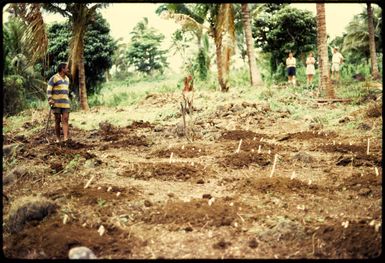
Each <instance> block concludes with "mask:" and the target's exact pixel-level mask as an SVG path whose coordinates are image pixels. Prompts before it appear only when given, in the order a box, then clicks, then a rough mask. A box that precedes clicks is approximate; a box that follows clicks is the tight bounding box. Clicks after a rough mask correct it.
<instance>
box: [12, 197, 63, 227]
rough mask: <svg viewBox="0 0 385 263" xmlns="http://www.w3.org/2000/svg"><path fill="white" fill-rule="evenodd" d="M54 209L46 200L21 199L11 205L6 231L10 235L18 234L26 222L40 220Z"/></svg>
mask: <svg viewBox="0 0 385 263" xmlns="http://www.w3.org/2000/svg"><path fill="white" fill-rule="evenodd" d="M56 209H57V205H55V204H54V203H53V202H52V201H50V200H48V199H46V198H38V197H32V196H31V197H22V198H20V199H18V200H15V201H14V203H13V204H12V207H11V209H10V211H9V216H8V220H7V225H6V229H7V230H8V231H9V232H10V233H18V232H20V230H22V228H23V227H24V225H25V224H26V223H27V222H29V221H35V220H38V221H39V220H42V219H43V218H44V217H46V216H48V215H50V214H52V213H54V212H55V211H56Z"/></svg>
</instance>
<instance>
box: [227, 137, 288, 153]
mask: <svg viewBox="0 0 385 263" xmlns="http://www.w3.org/2000/svg"><path fill="white" fill-rule="evenodd" d="M238 145H239V142H237V143H234V144H231V145H230V144H229V145H226V146H225V149H226V150H229V151H232V152H235V150H236V149H237V148H238ZM259 147H261V152H267V151H269V150H270V153H271V154H275V153H277V152H280V151H283V150H288V149H289V148H288V147H287V146H283V145H278V144H272V143H267V142H264V141H262V142H260V141H259V140H257V139H256V140H249V139H246V140H242V144H241V147H240V151H241V152H242V151H247V152H250V151H254V152H255V153H257V152H258V148H259Z"/></svg>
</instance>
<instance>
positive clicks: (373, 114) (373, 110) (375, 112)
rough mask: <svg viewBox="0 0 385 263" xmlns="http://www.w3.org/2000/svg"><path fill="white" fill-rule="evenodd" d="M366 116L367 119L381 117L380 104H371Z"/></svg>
mask: <svg viewBox="0 0 385 263" xmlns="http://www.w3.org/2000/svg"><path fill="white" fill-rule="evenodd" d="M366 116H367V117H369V118H378V117H381V116H382V102H381V103H375V102H374V103H371V104H369V106H368V109H367V111H366Z"/></svg>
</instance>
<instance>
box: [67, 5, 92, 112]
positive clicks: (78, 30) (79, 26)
mask: <svg viewBox="0 0 385 263" xmlns="http://www.w3.org/2000/svg"><path fill="white" fill-rule="evenodd" d="M78 8H79V9H78V10H77V12H74V13H73V16H72V29H73V31H72V32H73V35H72V41H71V56H70V57H69V61H70V62H69V64H70V65H71V75H72V78H73V81H74V84H75V87H79V101H80V107H81V109H82V110H84V111H88V110H89V109H90V108H89V105H88V101H87V88H86V75H85V70H84V36H85V32H86V28H87V24H88V21H89V15H90V14H89V10H88V8H87V7H86V6H85V5H82V4H79V6H78Z"/></svg>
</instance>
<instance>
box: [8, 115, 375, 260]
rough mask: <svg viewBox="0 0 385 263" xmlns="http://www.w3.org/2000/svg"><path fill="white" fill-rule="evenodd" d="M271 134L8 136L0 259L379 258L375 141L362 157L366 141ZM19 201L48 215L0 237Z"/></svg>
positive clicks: (107, 128)
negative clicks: (39, 203)
mask: <svg viewBox="0 0 385 263" xmlns="http://www.w3.org/2000/svg"><path fill="white" fill-rule="evenodd" d="M31 125H32V126H33V125H34V124H33V123H30V124H26V126H28V127H29V126H31ZM279 125H280V124H279V122H278V121H277V122H276V123H275V124H274V125H271V127H269V128H264V129H259V130H258V128H257V127H258V125H256V126H251V127H250V128H251V129H253V128H254V131H251V130H240V129H238V130H223V129H219V130H218V133H219V134H218V136H217V138H218V139H216V140H214V141H212V140H211V141H208V140H204V139H200V140H196V141H193V142H189V141H187V140H186V139H185V138H180V137H178V136H175V137H173V138H170V137H169V134H167V136H166V134H164V132H159V131H154V127H155V126H156V125H154V124H151V123H148V122H143V121H138V122H134V123H133V124H131V125H129V126H126V127H125V128H119V127H115V126H113V125H112V124H110V123H108V122H105V123H101V124H100V127H99V129H97V130H93V131H85V130H81V129H78V128H75V127H71V139H72V141H70V142H67V143H60V144H55V143H48V141H47V140H46V138H45V136H44V128H41V129H40V130H38V131H37V132H36V133H35V134H33V135H31V136H30V137H26V136H21V135H15V134H7V136H6V137H7V140H6V141H5V145H10V144H11V143H16V144H18V145H19V146H18V147H17V148H16V150H15V154H14V155H11V156H4V158H3V161H4V162H6V163H7V165H8V166H7V167H8V168H7V170H5V171H4V173H3V221H4V226H5V228H4V229H5V231H4V233H3V240H4V243H3V252H4V255H5V256H6V257H8V258H20V259H66V258H68V251H69V249H71V248H72V247H75V246H86V247H88V248H90V249H91V250H92V251H93V252H94V253H95V255H96V256H97V257H98V258H104V259H115V258H120V259H150V258H168V259H175V258H178V259H181V258H207V259H223V258H248V259H250V258H316V259H319V258H328V259H329V258H336V259H342V258H375V257H378V256H379V255H380V254H381V253H382V247H381V241H382V235H381V231H382V226H381V222H382V215H381V204H382V185H381V182H382V167H381V164H382V153H381V147H380V145H381V142H376V141H374V142H373V141H372V145H374V148H373V149H371V151H370V153H369V154H367V152H366V151H367V145H366V144H365V140H366V138H365V137H364V136H362V137H358V136H355V137H348V136H343V135H338V134H337V133H335V132H333V131H316V132H313V131H310V130H308V131H303V132H293V133H289V134H283V135H278V136H277V134H276V133H274V131H275V130H276V128H277V126H279ZM28 127H27V128H28ZM53 139H54V137H53V134H50V135H49V141H50V142H52V141H53ZM241 139H242V143H240V140H241ZM340 142H343V143H341V144H340ZM349 142H353V143H350V144H349ZM239 145H240V147H239ZM238 147H239V151H236V150H237V149H238ZM276 156H277V158H276ZM275 158H276V162H274V160H275ZM12 162H13V163H12ZM28 196H33V197H35V198H40V197H44V198H47V199H48V200H50V201H52V202H54V203H55V205H56V206H57V209H56V210H55V212H54V213H48V214H47V215H46V216H45V217H44V218H43V219H41V218H38V219H36V218H37V217H33V216H30V217H26V218H27V222H26V223H25V224H24V225H23V227H22V229H21V230H19V231H16V232H15V233H10V232H8V231H7V229H9V226H10V224H11V223H12V222H11V221H10V220H9V218H10V215H13V216H15V213H16V212H15V211H17V209H16V208H17V207H18V206H19V205H20V204H19V203H20V202H22V201H21V200H22V198H23V197H24V198H26V197H28ZM27 210H28V209H27ZM24 212H25V213H27V212H31V211H24ZM13 218H15V217H13ZM28 218H30V220H28ZM33 218H35V219H33ZM101 227H103V228H104V233H103V234H100V232H98V230H100V229H101Z"/></svg>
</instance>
